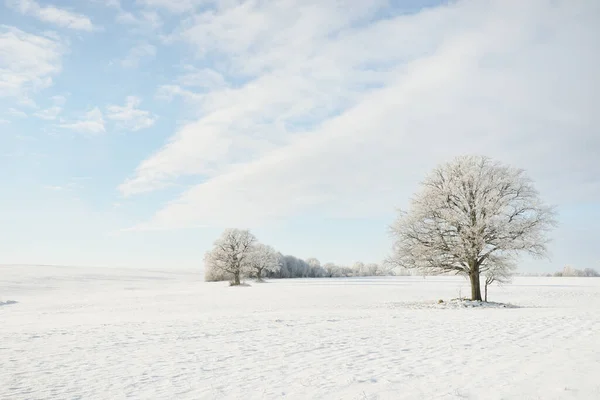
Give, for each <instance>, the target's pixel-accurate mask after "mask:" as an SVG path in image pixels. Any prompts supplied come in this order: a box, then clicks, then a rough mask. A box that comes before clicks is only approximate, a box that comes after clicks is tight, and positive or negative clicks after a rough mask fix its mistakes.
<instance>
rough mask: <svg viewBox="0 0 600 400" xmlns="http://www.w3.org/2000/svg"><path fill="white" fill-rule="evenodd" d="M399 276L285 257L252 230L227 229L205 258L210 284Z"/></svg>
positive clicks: (370, 267) (377, 268)
mask: <svg viewBox="0 0 600 400" xmlns="http://www.w3.org/2000/svg"><path fill="white" fill-rule="evenodd" d="M386 275H387V276H389V275H395V274H394V270H393V269H392V268H389V267H386V266H384V265H381V264H376V263H369V264H365V263H362V262H356V263H354V264H353V265H352V266H344V265H337V264H334V263H326V264H321V262H320V261H319V260H318V259H316V258H308V259H306V260H303V259H300V258H297V257H294V256H290V255H283V254H282V253H280V252H277V251H275V250H274V249H273V248H272V247H270V246H267V245H265V244H262V243H259V242H258V240H257V239H256V237H255V236H254V235H253V234H252V233H250V231H248V230H240V229H227V230H225V231H224V232H223V233H222V235H221V236H220V237H219V238H218V239H217V240H216V241H215V243H214V246H213V248H212V249H211V250H210V251H208V252H207V253H206V255H205V257H204V279H205V281H207V282H216V281H231V283H232V284H233V285H239V284H240V283H241V280H242V279H244V278H253V279H256V280H262V279H263V278H271V279H290V278H342V277H353V276H386Z"/></svg>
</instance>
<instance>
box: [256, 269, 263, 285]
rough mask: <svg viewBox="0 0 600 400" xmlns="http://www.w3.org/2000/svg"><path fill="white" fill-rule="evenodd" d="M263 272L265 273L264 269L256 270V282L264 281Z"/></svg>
mask: <svg viewBox="0 0 600 400" xmlns="http://www.w3.org/2000/svg"><path fill="white" fill-rule="evenodd" d="M262 271H263V268H258V269H257V270H256V280H257V281H259V282H260V281H262Z"/></svg>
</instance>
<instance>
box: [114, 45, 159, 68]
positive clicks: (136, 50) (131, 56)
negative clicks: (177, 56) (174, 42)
mask: <svg viewBox="0 0 600 400" xmlns="http://www.w3.org/2000/svg"><path fill="white" fill-rule="evenodd" d="M155 55H156V47H155V46H153V45H151V44H148V43H144V44H139V45H137V46H135V47H133V48H132V49H131V50H129V53H128V54H127V57H125V58H124V59H123V60H121V66H123V67H124V68H136V67H138V66H139V64H140V62H141V61H142V60H143V59H146V58H153V57H154V56H155Z"/></svg>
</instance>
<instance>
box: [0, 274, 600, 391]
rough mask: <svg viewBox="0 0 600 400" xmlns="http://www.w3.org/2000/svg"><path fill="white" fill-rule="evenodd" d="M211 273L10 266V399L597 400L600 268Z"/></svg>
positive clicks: (5, 355)
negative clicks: (215, 276) (234, 276)
mask: <svg viewBox="0 0 600 400" xmlns="http://www.w3.org/2000/svg"><path fill="white" fill-rule="evenodd" d="M201 280H202V274H201V273H200V272H199V271H196V272H165V271H163V272H158V271H154V272H153V271H139V270H116V269H76V268H57V267H35V268H33V267H31V268H16V267H11V268H8V267H0V302H2V303H3V305H1V306H0V398H1V399H123V398H141V399H220V398H240V399H263V398H265V399H271V398H286V399H318V398H322V399H486V400H492V399H519V400H526V399H532V400H533V399H541V400H550V399H586V400H587V399H589V400H592V399H600V279H594V278H517V279H516V280H515V283H514V284H513V285H510V286H507V287H505V288H498V287H496V286H493V287H492V288H491V289H490V300H493V301H500V302H510V303H512V304H514V305H517V306H519V308H502V309H493V308H456V307H448V306H447V305H440V306H438V305H436V301H437V300H438V299H444V300H450V299H451V298H455V297H458V295H459V292H461V293H462V295H468V294H469V289H468V286H467V282H466V281H465V280H463V279H461V278H448V277H443V278H442V277H428V278H427V279H423V278H421V277H410V278H407V277H399V278H360V279H358V278H356V279H315V280H308V279H307V280H285V281H270V282H268V283H264V284H252V286H251V287H237V288H230V287H228V286H227V284H224V283H210V284H209V283H204V282H202V281H201ZM10 301H16V302H17V303H10V304H4V303H7V302H10Z"/></svg>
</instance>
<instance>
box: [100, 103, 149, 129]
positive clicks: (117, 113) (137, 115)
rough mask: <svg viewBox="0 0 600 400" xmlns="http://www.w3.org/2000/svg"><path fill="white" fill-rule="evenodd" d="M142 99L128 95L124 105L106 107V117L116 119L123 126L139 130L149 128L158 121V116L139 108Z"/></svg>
mask: <svg viewBox="0 0 600 400" xmlns="http://www.w3.org/2000/svg"><path fill="white" fill-rule="evenodd" d="M140 103H141V100H140V99H139V98H138V97H135V96H128V97H127V99H125V105H124V106H117V105H110V106H108V107H107V108H106V118H108V119H109V120H111V121H115V122H117V123H118V125H119V126H120V127H121V128H124V129H127V130H131V131H139V130H141V129H145V128H149V127H151V126H152V125H154V122H156V117H155V116H153V115H152V114H151V113H150V112H149V111H145V110H141V109H139V108H137V107H138V106H139V105H140Z"/></svg>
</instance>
